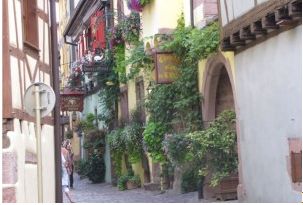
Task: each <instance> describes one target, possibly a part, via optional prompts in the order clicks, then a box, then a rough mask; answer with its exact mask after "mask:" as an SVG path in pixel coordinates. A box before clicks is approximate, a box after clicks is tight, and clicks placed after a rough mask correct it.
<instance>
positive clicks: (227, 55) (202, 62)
mask: <svg viewBox="0 0 303 205" xmlns="http://www.w3.org/2000/svg"><path fill="white" fill-rule="evenodd" d="M222 55H223V56H224V57H225V59H226V60H227V62H229V64H230V68H231V71H232V75H233V81H234V85H236V82H235V79H236V78H235V60H234V52H222ZM209 58H211V56H210V57H209ZM209 58H207V59H202V60H200V61H199V63H198V82H199V91H200V93H202V94H203V90H202V89H203V88H202V85H203V83H204V82H202V81H203V79H204V75H205V74H206V73H205V69H206V64H207V61H208V60H209Z"/></svg>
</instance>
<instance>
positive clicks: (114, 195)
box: [63, 174, 235, 203]
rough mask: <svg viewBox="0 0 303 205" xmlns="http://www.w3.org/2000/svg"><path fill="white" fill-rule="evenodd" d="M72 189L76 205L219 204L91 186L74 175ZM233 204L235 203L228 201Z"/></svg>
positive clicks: (183, 196) (193, 195) (170, 194)
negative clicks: (90, 204) (131, 204)
mask: <svg viewBox="0 0 303 205" xmlns="http://www.w3.org/2000/svg"><path fill="white" fill-rule="evenodd" d="M74 180H75V182H74V189H71V191H70V195H71V198H72V200H73V201H74V202H76V203H85V202H89V203H197V202H199V203H207V202H219V201H209V200H198V193H197V192H190V193H186V194H176V193H173V192H171V190H169V191H167V192H165V193H163V194H160V192H159V191H157V192H152V191H145V190H144V189H133V190H126V191H119V190H118V188H117V187H113V186H112V185H111V184H109V183H101V184H92V183H91V182H90V181H89V180H88V179H81V180H80V177H79V176H78V175H77V174H75V175H74ZM63 202H64V203H68V199H67V198H66V197H65V195H64V196H63ZM229 202H235V201H229Z"/></svg>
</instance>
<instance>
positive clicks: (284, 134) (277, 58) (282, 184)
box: [199, 0, 302, 202]
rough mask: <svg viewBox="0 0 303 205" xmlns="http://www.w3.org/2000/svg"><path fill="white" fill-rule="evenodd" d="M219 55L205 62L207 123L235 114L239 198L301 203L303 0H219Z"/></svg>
mask: <svg viewBox="0 0 303 205" xmlns="http://www.w3.org/2000/svg"><path fill="white" fill-rule="evenodd" d="M218 8H219V17H220V18H219V20H220V23H221V52H220V53H219V54H217V55H216V56H213V57H211V58H209V59H206V60H204V61H201V62H200V65H199V69H200V77H199V78H200V80H201V82H200V90H201V92H202V93H203V95H204V99H205V100H204V102H203V105H202V107H203V111H204V113H203V119H204V121H210V120H212V119H214V116H215V115H216V113H217V112H218V110H221V109H222V107H223V108H224V107H233V108H234V110H235V111H236V115H237V138H238V139H237V142H238V156H239V165H238V172H239V185H238V199H239V201H243V202H299V201H300V200H301V193H300V190H301V188H300V187H301V182H302V179H301V172H302V165H301V162H300V161H301V159H302V147H301V144H302V134H301V129H302V116H301V111H302V109H301V103H302V101H301V98H302V90H301V86H300V85H301V82H302V76H301V75H302V63H301V57H300V56H301V53H302V48H301V44H302V42H301V35H302V31H301V30H302V27H301V9H300V8H301V1H270V0H269V1H249V0H247V1H245V2H242V1H241V2H238V1H223V0H222V1H218Z"/></svg>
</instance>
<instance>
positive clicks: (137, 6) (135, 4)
mask: <svg viewBox="0 0 303 205" xmlns="http://www.w3.org/2000/svg"><path fill="white" fill-rule="evenodd" d="M127 6H128V8H129V9H130V10H132V11H136V12H142V9H143V6H142V4H141V1H140V0H127Z"/></svg>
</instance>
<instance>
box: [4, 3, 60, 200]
mask: <svg viewBox="0 0 303 205" xmlns="http://www.w3.org/2000/svg"><path fill="white" fill-rule="evenodd" d="M50 5H51V4H50V1H48V0H43V1H36V0H34V1H32V0H23V1H15V0H4V1H2V9H3V18H2V22H3V40H2V45H3V54H2V58H3V70H2V72H3V90H2V94H3V104H2V106H3V107H2V110H3V115H2V123H3V131H2V133H3V134H2V139H3V147H2V162H3V164H2V168H3V172H2V179H3V181H2V196H3V202H23V203H24V202H38V181H37V178H38V177H37V150H36V133H35V127H36V126H40V125H37V124H36V123H35V122H36V121H35V118H34V117H32V116H30V115H29V114H27V113H26V111H25V108H24V106H25V102H24V94H25V92H26V89H27V88H28V87H29V86H30V85H31V84H32V83H36V82H43V83H45V84H47V85H49V86H51V87H52V85H53V72H52V63H51V62H52V61H51V60H52V58H51V41H50V39H51V38H50V26H51V22H50V16H51V12H50V10H51V8H50ZM41 138H42V140H41V141H42V143H41V147H42V148H41V150H42V153H41V156H42V184H43V185H42V194H43V202H55V198H56V184H55V179H56V174H55V173H56V172H55V161H56V160H55V137H54V116H53V115H52V114H49V115H48V116H46V117H44V118H42V120H41Z"/></svg>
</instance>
